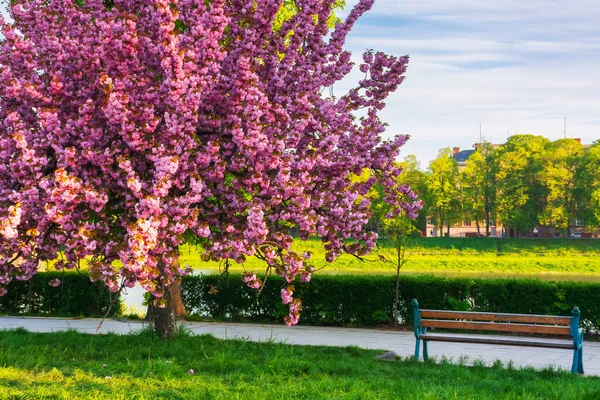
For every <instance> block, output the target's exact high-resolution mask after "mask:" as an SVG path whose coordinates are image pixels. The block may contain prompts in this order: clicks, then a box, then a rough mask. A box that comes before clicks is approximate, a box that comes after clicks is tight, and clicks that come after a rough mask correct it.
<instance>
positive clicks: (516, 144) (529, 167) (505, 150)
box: [496, 135, 550, 232]
mask: <svg viewBox="0 0 600 400" xmlns="http://www.w3.org/2000/svg"><path fill="white" fill-rule="evenodd" d="M549 144H550V141H549V140H548V139H546V138H544V137H542V136H535V135H514V136H511V137H510V138H509V139H508V140H507V142H506V143H505V144H504V145H502V146H500V148H498V150H497V151H496V163H497V169H498V171H497V173H496V177H497V181H498V198H497V202H496V204H497V210H498V217H499V219H500V221H501V222H502V224H503V225H505V226H509V227H510V228H512V229H515V230H517V231H521V232H522V231H529V230H531V229H533V228H534V227H536V226H538V224H539V216H540V213H541V212H542V210H543V209H544V208H545V203H546V201H547V199H546V197H547V188H546V187H545V186H544V185H543V184H542V182H541V181H540V174H541V172H542V170H543V168H544V163H543V155H544V152H545V150H546V147H547V146H548V145H549Z"/></svg>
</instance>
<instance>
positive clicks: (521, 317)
mask: <svg viewBox="0 0 600 400" xmlns="http://www.w3.org/2000/svg"><path fill="white" fill-rule="evenodd" d="M412 306H413V310H414V318H415V333H417V329H419V330H420V329H421V328H442V329H457V330H472V331H495V332H512V333H538V334H546V335H565V336H568V335H570V336H573V337H576V336H577V332H578V329H579V317H580V313H579V309H578V308H577V307H575V308H573V311H572V314H573V316H571V317H565V316H554V315H531V314H504V313H488V312H473V311H445V310H420V309H419V304H418V302H417V301H416V300H413V303H412Z"/></svg>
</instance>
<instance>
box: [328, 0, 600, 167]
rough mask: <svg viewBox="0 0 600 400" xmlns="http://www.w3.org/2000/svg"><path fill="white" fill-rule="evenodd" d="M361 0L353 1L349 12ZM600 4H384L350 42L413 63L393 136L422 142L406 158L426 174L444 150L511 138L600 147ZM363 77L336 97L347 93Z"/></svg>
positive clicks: (358, 49)
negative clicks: (573, 140)
mask: <svg viewBox="0 0 600 400" xmlns="http://www.w3.org/2000/svg"><path fill="white" fill-rule="evenodd" d="M355 3H356V1H354V0H350V1H349V2H348V7H347V10H346V12H347V11H348V10H349V9H350V7H351V6H352V5H353V4H355ZM598 21H600V2H599V1H594V0H578V1H573V2H564V1H554V0H545V1H541V0H518V1H517V0H503V1H501V2H492V1H481V0H479V1H471V0H423V1H417V0H412V1H403V0H376V1H375V5H374V7H373V8H372V10H371V11H370V12H369V13H368V14H365V15H364V16H363V18H361V19H360V20H359V21H358V22H357V24H356V25H355V28H354V30H353V32H352V33H351V34H350V36H349V39H348V41H347V43H346V48H348V49H349V50H352V51H353V52H354V53H355V54H354V56H355V59H356V61H358V60H360V54H361V53H362V51H364V50H365V49H367V48H373V49H375V50H382V51H385V52H386V53H390V54H394V55H403V54H409V55H410V56H411V61H410V64H409V70H408V72H407V74H406V80H405V81H404V83H403V84H402V85H401V86H400V88H399V89H398V91H397V92H396V93H394V94H393V95H392V96H391V98H390V99H389V101H388V108H387V109H386V110H385V111H384V113H383V114H382V115H383V119H384V120H385V121H386V122H388V123H389V125H390V126H389V129H388V134H396V133H409V134H411V136H412V139H411V140H410V142H409V143H408V144H407V145H406V146H405V148H404V150H403V155H407V154H415V155H417V157H418V158H419V160H421V166H422V167H423V168H426V167H427V164H428V163H429V161H430V160H431V159H432V158H434V157H435V156H436V154H437V151H438V149H440V148H442V147H453V146H459V147H461V149H467V148H471V147H472V145H473V143H475V142H476V141H478V139H479V123H480V122H481V123H482V135H483V137H484V138H485V139H486V140H490V141H492V142H494V143H502V142H504V141H505V140H506V138H507V136H508V134H509V133H510V134H514V133H533V134H539V135H543V136H546V137H548V138H549V139H552V140H553V139H558V138H561V137H563V136H564V127H563V125H564V117H566V118H567V137H573V138H581V139H582V142H583V143H591V142H593V141H594V140H596V139H598V138H600V79H598V74H599V72H597V71H600V33H599V32H600V31H599V29H598V28H597V25H598V24H599V22H598ZM360 76H361V74H360V73H359V72H357V71H355V72H353V73H352V74H351V76H350V77H349V78H348V79H347V80H346V81H344V82H342V83H341V84H339V87H338V88H336V89H338V90H339V92H342V91H343V90H345V89H347V88H348V87H349V86H347V85H349V84H350V82H351V81H354V82H355V81H356V79H359V77H360Z"/></svg>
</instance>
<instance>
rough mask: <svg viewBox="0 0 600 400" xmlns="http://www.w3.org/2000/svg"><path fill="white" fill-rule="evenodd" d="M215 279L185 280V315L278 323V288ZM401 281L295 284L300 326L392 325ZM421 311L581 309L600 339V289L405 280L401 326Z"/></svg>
mask: <svg viewBox="0 0 600 400" xmlns="http://www.w3.org/2000/svg"><path fill="white" fill-rule="evenodd" d="M219 279H220V277H219V276H217V275H205V276H201V277H186V278H185V279H184V281H183V284H182V290H183V298H184V302H185V303H186V308H187V309H188V310H192V311H193V312H195V313H196V314H198V315H202V316H205V317H210V318H228V319H234V320H246V319H248V320H259V321H270V320H276V319H277V318H279V316H280V314H281V312H282V310H281V308H280V307H279V305H278V304H279V302H278V299H279V296H278V292H277V290H276V289H273V286H276V285H274V284H277V285H279V286H282V285H284V282H283V281H282V280H275V282H271V283H272V285H271V287H270V288H265V291H264V292H263V294H262V295H261V296H260V297H255V295H254V294H253V293H252V292H251V291H249V290H248V289H247V288H246V287H244V286H243V285H242V284H240V283H239V282H238V281H237V279H235V278H234V279H231V280H230V281H229V283H228V284H221V285H220V286H219V289H218V292H217V293H216V294H214V293H213V294H209V291H210V290H211V288H213V287H215V286H217V285H218V284H219ZM395 285H396V280H395V277H393V276H378V275H370V276H369V275H332V276H316V277H314V279H313V280H311V282H310V283H305V284H301V285H296V291H297V292H298V293H299V295H300V296H302V298H303V299H304V312H303V314H302V319H301V321H300V323H302V324H307V325H337V326H346V325H357V326H371V325H378V324H386V323H392V322H393V303H394V294H395ZM413 298H417V299H418V300H419V304H421V305H422V307H423V308H429V309H450V310H451V309H459V310H462V309H463V308H464V306H465V305H468V306H470V307H471V308H472V309H474V310H478V311H493V312H510V313H525V314H527V313H537V314H551V315H569V313H570V311H571V308H572V307H573V306H575V305H576V306H578V307H579V308H580V309H581V310H582V314H581V315H582V321H583V326H584V327H585V329H586V331H587V332H588V333H589V332H594V333H595V334H598V333H600V283H587V282H552V281H539V280H533V279H531V280H528V279H469V278H442V277H434V276H428V275H416V276H406V275H405V276H402V277H401V279H400V302H399V305H400V306H399V310H398V311H399V321H400V322H401V323H404V324H410V323H412V310H411V308H410V301H411V300H412V299H413Z"/></svg>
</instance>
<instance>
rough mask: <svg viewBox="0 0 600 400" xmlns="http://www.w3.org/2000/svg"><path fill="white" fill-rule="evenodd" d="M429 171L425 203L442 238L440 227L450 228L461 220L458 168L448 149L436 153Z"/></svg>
mask: <svg viewBox="0 0 600 400" xmlns="http://www.w3.org/2000/svg"><path fill="white" fill-rule="evenodd" d="M429 171H430V174H429V176H428V177H427V195H428V197H427V201H428V202H429V209H430V210H431V212H432V215H433V216H434V217H435V219H436V221H437V226H438V227H439V232H438V235H439V236H442V233H443V232H442V226H444V225H447V226H450V225H452V224H454V223H456V222H458V221H460V220H461V219H462V218H461V216H462V213H461V211H460V203H459V199H458V190H459V188H458V185H457V183H458V182H457V178H458V166H457V164H456V160H454V158H452V151H451V150H450V148H444V149H441V150H440V151H439V152H438V156H437V158H435V159H433V160H432V161H431V162H430V163H429Z"/></svg>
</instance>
